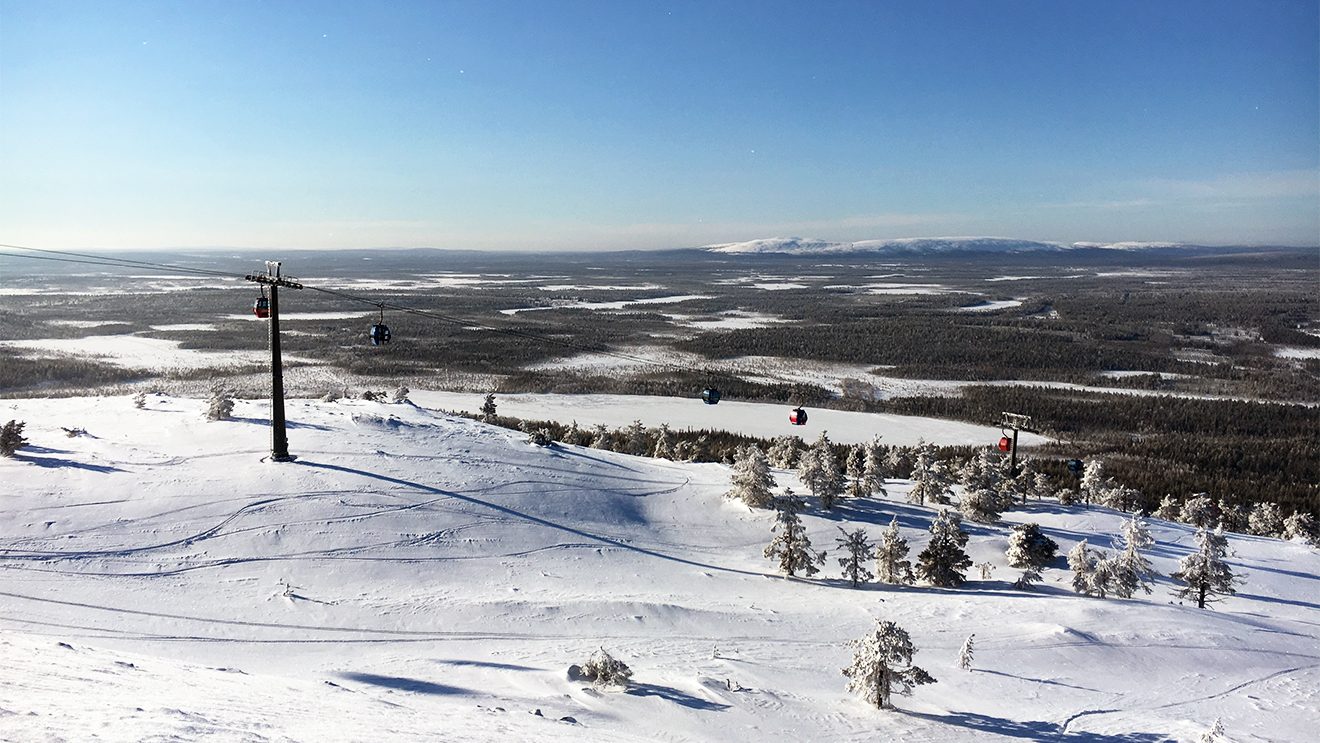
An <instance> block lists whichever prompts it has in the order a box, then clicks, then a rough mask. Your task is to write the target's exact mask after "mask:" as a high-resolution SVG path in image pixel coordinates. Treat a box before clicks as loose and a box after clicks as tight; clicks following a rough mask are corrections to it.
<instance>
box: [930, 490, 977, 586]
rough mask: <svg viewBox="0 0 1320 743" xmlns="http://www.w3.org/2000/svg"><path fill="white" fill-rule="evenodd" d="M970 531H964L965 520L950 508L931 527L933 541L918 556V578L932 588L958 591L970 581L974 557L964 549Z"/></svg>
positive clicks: (944, 510) (938, 516)
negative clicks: (968, 576) (937, 587)
mask: <svg viewBox="0 0 1320 743" xmlns="http://www.w3.org/2000/svg"><path fill="white" fill-rule="evenodd" d="M966 544H967V532H965V531H963V530H962V519H961V518H959V516H958V515H957V514H955V513H953V512H952V511H950V510H949V509H947V508H942V509H940V512H939V515H937V516H936V517H935V520H934V521H932V522H931V524H930V542H928V543H927V544H926V549H924V550H922V551H921V554H919V555H917V576H918V577H920V578H921V579H922V580H924V581H926V582H928V583H930V584H931V585H935V586H940V587H943V588H957V587H958V586H961V585H962V584H963V583H964V582H965V581H966V580H967V574H966V572H965V571H966V570H967V568H969V567H971V564H972V558H970V557H968V556H967V553H966V552H964V551H963V547H964V546H966Z"/></svg>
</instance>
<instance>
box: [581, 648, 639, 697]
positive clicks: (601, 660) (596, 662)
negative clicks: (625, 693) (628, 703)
mask: <svg viewBox="0 0 1320 743" xmlns="http://www.w3.org/2000/svg"><path fill="white" fill-rule="evenodd" d="M571 670H572V669H570V672H571ZM578 674H579V675H580V676H581V677H582V678H584V679H586V680H588V681H590V682H591V683H592V685H594V686H599V687H614V688H625V687H627V686H628V682H629V681H630V680H631V679H632V675H633V672H632V669H631V668H629V667H628V664H627V663H624V662H623V661H621V660H618V659H616V658H615V657H614V656H612V655H610V654H609V653H608V652H606V651H605V648H601V649H599V650H597V651H596V652H594V653H592V654H591V657H590V658H587V662H586V663H583V664H582V666H581V668H580V669H579V671H578ZM570 675H571V674H570Z"/></svg>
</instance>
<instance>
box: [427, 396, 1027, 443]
mask: <svg viewBox="0 0 1320 743" xmlns="http://www.w3.org/2000/svg"><path fill="white" fill-rule="evenodd" d="M484 398H485V395H482V394H472V393H465V392H413V394H412V399H413V400H415V401H416V402H417V403H418V404H419V405H422V406H423V407H427V408H434V409H443V410H466V411H469V412H475V411H477V410H480V409H481V404H482V401H483V400H484ZM496 404H497V405H498V406H499V412H500V414H501V415H510V416H514V417H516V418H524V419H529V420H554V421H559V422H562V423H565V424H568V423H572V422H573V421H577V422H578V425H580V426H584V427H585V426H594V425H596V424H598V423H604V424H605V425H607V426H610V427H612V428H619V427H623V426H627V425H628V424H629V423H632V422H633V421H634V420H640V421H641V422H642V423H643V424H645V425H647V426H650V427H655V426H659V425H660V424H661V423H665V424H668V425H669V427H670V428H673V429H678V430H684V429H693V430H700V429H713V430H721V431H731V432H733V433H741V434H746V435H748V436H760V437H764V438H772V437H774V436H783V435H785V434H790V435H795V436H800V437H802V438H804V439H806V440H807V441H811V440H813V439H815V438H816V436H817V435H819V433H820V432H821V431H828V432H829V436H830V440H831V441H836V442H839V443H841V444H857V443H861V442H864V441H870V440H871V439H873V438H875V436H876V435H877V434H880V433H883V434H884V436H885V438H884V443H886V444H891V445H892V444H903V445H911V444H916V443H918V442H919V441H927V442H930V443H935V444H950V445H952V444H987V445H988V444H993V443H994V442H996V441H998V440H999V435H1000V431H999V429H998V428H995V427H993V426H977V425H973V424H971V423H960V422H958V421H946V420H940V419H938V418H922V417H918V416H906V415H887V414H882V413H853V412H849V411H844V410H825V409H815V408H813V409H810V410H809V411H808V413H809V417H808V422H807V425H805V426H794V425H791V424H790V423H789V422H788V411H789V410H791V407H790V406H789V405H774V404H769V403H752V402H737V401H733V400H727V399H726V400H724V401H722V402H720V404H719V405H706V404H705V403H703V402H702V401H701V400H700V399H698V398H696V397H693V398H691V399H689V398H682V397H655V396H647V395H548V394H513V395H496ZM1045 441H1046V439H1045V438H1044V437H1043V436H1037V435H1035V434H1023V436H1022V438H1021V439H1020V442H1021V444H1022V445H1023V446H1034V445H1036V444H1041V443H1044V442H1045Z"/></svg>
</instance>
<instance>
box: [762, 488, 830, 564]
mask: <svg viewBox="0 0 1320 743" xmlns="http://www.w3.org/2000/svg"><path fill="white" fill-rule="evenodd" d="M806 507H807V504H806V503H805V502H804V501H803V500H802V499H801V498H799V497H797V496H796V495H793V491H792V490H785V492H784V497H782V498H777V499H775V508H776V509H777V513H776V514H775V525H774V526H773V527H771V531H773V532H775V533H776V534H775V538H774V539H773V540H771V542H770V544H769V545H768V546H767V547H766V548H765V556H766V557H767V558H769V559H771V560H778V561H779V569H780V570H782V571H783V572H784V574H785V575H797V573H798V571H799V570H800V571H802V574H803V575H805V576H807V577H810V576H812V575H815V574H816V573H818V572H820V570H819V569H818V568H817V567H816V566H817V565H819V564H820V563H823V562H825V553H824V552H813V551H812V550H811V540H810V539H809V538H807V530H806V527H804V526H803V525H802V517H800V516H798V514H799V513H800V512H801V511H802V510H803V509H805V508H806Z"/></svg>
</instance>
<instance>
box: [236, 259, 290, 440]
mask: <svg viewBox="0 0 1320 743" xmlns="http://www.w3.org/2000/svg"><path fill="white" fill-rule="evenodd" d="M244 278H246V279H247V280H248V281H253V282H256V283H258V284H261V285H262V286H268V287H270V459H271V461H272V462H292V461H293V460H294V459H296V457H294V456H292V455H290V454H289V434H288V432H287V431H286V430H285V425H284V364H283V362H282V361H281V359H280V294H279V288H280V287H281V286H282V287H285V288H287V289H301V288H303V287H302V284H299V283H297V282H295V281H289V280H288V279H285V278H281V277H280V261H266V273H264V274H248V275H247V276H245V277H244Z"/></svg>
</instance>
